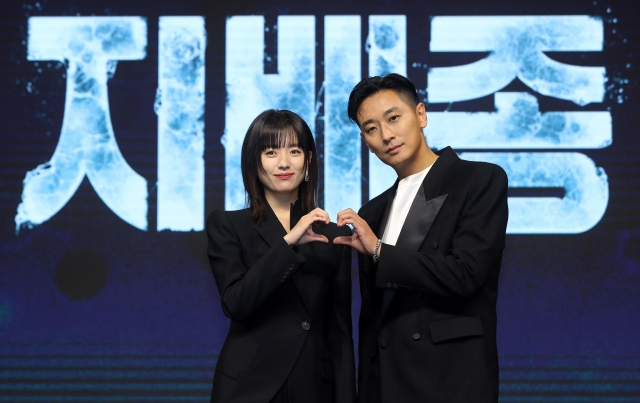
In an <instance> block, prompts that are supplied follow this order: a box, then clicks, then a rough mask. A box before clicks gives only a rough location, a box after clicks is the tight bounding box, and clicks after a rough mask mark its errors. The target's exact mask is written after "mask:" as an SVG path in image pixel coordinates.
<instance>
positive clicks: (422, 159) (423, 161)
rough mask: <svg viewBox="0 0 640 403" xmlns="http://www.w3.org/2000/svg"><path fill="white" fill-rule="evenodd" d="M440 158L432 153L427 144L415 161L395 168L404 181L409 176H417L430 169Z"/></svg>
mask: <svg viewBox="0 0 640 403" xmlns="http://www.w3.org/2000/svg"><path fill="white" fill-rule="evenodd" d="M438 158H439V157H438V155H437V154H436V153H434V152H433V151H431V149H430V148H429V146H427V145H426V144H425V146H424V148H421V149H420V152H419V153H417V154H416V156H415V157H414V158H413V159H411V160H409V161H406V162H405V163H404V164H403V165H402V166H399V167H394V169H395V171H396V174H398V179H399V180H402V179H404V178H406V177H407V176H411V175H414V174H417V173H418V172H422V171H424V170H425V169H427V168H429V167H430V166H431V165H433V163H434V162H436V160H437V159H438Z"/></svg>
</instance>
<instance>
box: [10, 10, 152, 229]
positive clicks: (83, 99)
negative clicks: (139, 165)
mask: <svg viewBox="0 0 640 403" xmlns="http://www.w3.org/2000/svg"><path fill="white" fill-rule="evenodd" d="M146 28H147V24H146V21H145V20H144V19H143V18H141V17H31V18H29V37H28V45H27V46H28V51H27V59H28V60H33V61H36V60H58V61H61V62H66V63H67V66H68V67H67V84H66V95H65V96H66V99H65V109H64V118H63V121H62V129H61V132H60V139H59V141H58V145H57V147H56V149H55V152H54V154H53V156H52V157H51V160H50V161H49V162H47V163H44V164H42V165H40V166H38V167H37V168H36V169H34V170H33V171H30V172H27V175H26V177H25V179H24V189H23V193H22V203H20V205H19V206H18V214H17V215H16V217H15V221H16V230H19V229H20V226H21V225H23V224H26V225H34V224H40V223H42V222H44V221H46V220H48V219H49V218H51V217H52V216H53V215H54V214H56V213H57V212H58V211H59V210H60V209H61V208H62V207H64V205H65V204H66V203H67V202H68V201H69V199H70V198H71V197H72V196H73V194H74V193H75V191H76V189H77V188H78V186H79V185H80V183H81V182H82V179H83V178H84V176H85V174H86V175H87V177H88V178H89V181H90V182H91V184H92V186H93V188H94V189H95V191H96V193H97V194H98V195H99V196H100V198H101V199H102V201H104V202H105V204H106V205H107V206H108V207H109V208H110V209H111V210H112V211H113V212H115V213H116V214H117V215H118V216H119V217H120V218H122V219H123V220H125V221H126V222H128V223H129V224H131V225H133V226H134V227H136V228H139V229H142V230H146V229H147V182H146V180H145V179H144V178H143V177H141V176H140V175H138V174H137V173H136V172H134V171H133V169H131V167H130V166H129V165H128V164H127V162H126V161H125V160H124V157H123V156H122V154H121V153H120V150H119V149H118V145H117V143H116V139H115V135H114V133H113V128H112V125H111V117H110V115H109V100H108V97H107V80H108V78H109V75H113V72H114V68H115V63H114V62H115V61H118V60H140V59H144V57H145V48H146V45H147V32H146Z"/></svg>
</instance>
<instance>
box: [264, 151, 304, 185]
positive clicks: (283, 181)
mask: <svg viewBox="0 0 640 403" xmlns="http://www.w3.org/2000/svg"><path fill="white" fill-rule="evenodd" d="M260 161H261V162H262V169H258V178H259V179H260V182H262V185H263V186H264V190H265V194H266V193H268V192H271V193H274V194H278V195H285V194H291V195H292V197H296V196H297V192H298V186H300V183H302V181H303V180H304V176H305V172H304V162H305V156H304V151H303V150H302V148H301V147H299V146H298V145H297V144H295V143H293V142H290V143H289V144H285V145H283V146H282V147H278V148H275V147H270V148H267V149H265V150H264V151H262V153H261V154H260Z"/></svg>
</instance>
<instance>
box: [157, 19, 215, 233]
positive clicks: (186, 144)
mask: <svg viewBox="0 0 640 403" xmlns="http://www.w3.org/2000/svg"><path fill="white" fill-rule="evenodd" d="M206 41H207V39H206V31H205V26H204V18H203V17H160V32H159V40H158V90H157V95H156V104H155V110H156V114H157V115H158V224H157V228H158V231H160V230H163V229H169V230H173V231H190V230H195V231H201V230H203V229H204V158H203V154H204V100H205V97H204V93H205V63H204V60H205V48H206Z"/></svg>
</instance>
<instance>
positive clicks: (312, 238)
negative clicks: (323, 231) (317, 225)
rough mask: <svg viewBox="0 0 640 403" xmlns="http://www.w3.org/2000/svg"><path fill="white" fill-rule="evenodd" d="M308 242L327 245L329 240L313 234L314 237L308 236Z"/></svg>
mask: <svg viewBox="0 0 640 403" xmlns="http://www.w3.org/2000/svg"><path fill="white" fill-rule="evenodd" d="M309 242H324V243H329V239H327V237H326V236H324V235H318V234H314V235H310V236H309Z"/></svg>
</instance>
